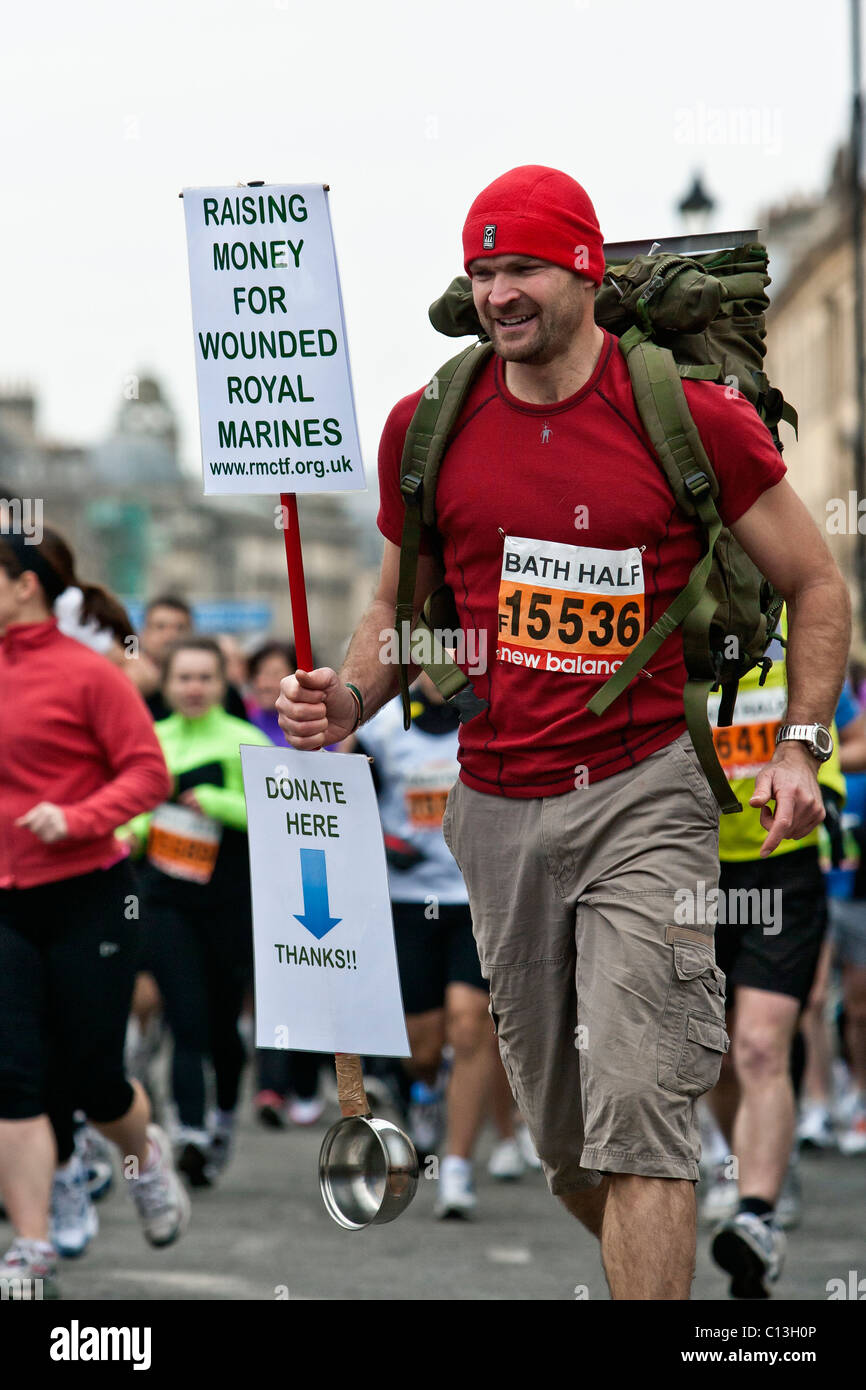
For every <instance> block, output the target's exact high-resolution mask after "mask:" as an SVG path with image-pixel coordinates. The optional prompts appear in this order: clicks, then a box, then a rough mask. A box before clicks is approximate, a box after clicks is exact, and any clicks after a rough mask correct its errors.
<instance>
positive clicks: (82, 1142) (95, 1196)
mask: <svg viewBox="0 0 866 1390" xmlns="http://www.w3.org/2000/svg"><path fill="white" fill-rule="evenodd" d="M112 1147H113V1146H112V1145H111V1144H110V1143H109V1142H108V1140H107V1139H106V1138H105V1135H104V1134H100V1133H99V1130H98V1129H94V1128H93V1126H92V1125H81V1126H80V1127H79V1128H78V1129H77V1130H76V1131H75V1152H76V1153H77V1154H78V1156H79V1158H80V1159H81V1162H82V1165H83V1167H84V1180H85V1182H86V1183H87V1191H88V1192H89V1194H90V1200H91V1201H92V1202H98V1201H99V1200H100V1198H102V1197H104V1196H105V1194H106V1192H108V1190H109V1188H110V1187H111V1184H112V1183H113V1182H114V1164H113V1163H112V1160H111V1150H112Z"/></svg>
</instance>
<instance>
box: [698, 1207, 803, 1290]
mask: <svg viewBox="0 0 866 1390" xmlns="http://www.w3.org/2000/svg"><path fill="white" fill-rule="evenodd" d="M711 1254H712V1257H713V1259H714V1260H715V1262H716V1264H717V1265H719V1266H720V1268H722V1269H724V1270H725V1271H726V1272H727V1273H728V1274H730V1275H731V1288H730V1294H731V1298H769V1297H770V1290H769V1288H768V1287H767V1285H768V1284H775V1282H776V1280H777V1279H778V1277H779V1275H780V1273H781V1271H782V1265H783V1263H784V1259H785V1237H784V1236H783V1234H782V1232H781V1231H780V1230H779V1229H778V1227H777V1226H776V1225H775V1224H774V1222H773V1221H765V1220H764V1219H763V1217H761V1216H756V1215H755V1214H754V1212H750V1211H740V1212H737V1215H736V1216H732V1217H730V1219H729V1220H728V1221H723V1222H722V1224H721V1226H719V1228H718V1230H717V1231H716V1233H715V1235H714V1236H713V1243H712V1247H711Z"/></svg>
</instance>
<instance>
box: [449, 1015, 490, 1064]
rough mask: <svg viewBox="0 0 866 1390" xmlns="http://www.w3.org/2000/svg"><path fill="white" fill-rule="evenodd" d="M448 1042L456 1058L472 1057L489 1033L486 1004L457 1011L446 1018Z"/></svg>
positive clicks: (488, 1017)
mask: <svg viewBox="0 0 866 1390" xmlns="http://www.w3.org/2000/svg"><path fill="white" fill-rule="evenodd" d="M447 1031H448V1041H449V1043H450V1044H451V1046H452V1047H453V1048H454V1052H455V1054H456V1055H457V1057H458V1058H469V1057H474V1056H475V1054H476V1052H477V1051H478V1049H479V1048H480V1047H483V1046H484V1045H485V1044H486V1042H487V1038H488V1036H489V1034H490V1032H491V1024H490V1015H489V1013H488V1012H487V1005H486V1004H479V1005H478V1007H477V1008H461V1009H457V1010H455V1011H454V1012H452V1013H451V1014H449V1017H448V1030H447Z"/></svg>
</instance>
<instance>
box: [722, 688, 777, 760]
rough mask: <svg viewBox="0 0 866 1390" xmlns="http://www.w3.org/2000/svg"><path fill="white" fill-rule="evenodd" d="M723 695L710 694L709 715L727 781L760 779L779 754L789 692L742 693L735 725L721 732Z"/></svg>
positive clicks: (735, 708)
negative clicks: (778, 737) (718, 724)
mask: <svg viewBox="0 0 866 1390" xmlns="http://www.w3.org/2000/svg"><path fill="white" fill-rule="evenodd" d="M720 702H721V696H720V695H711V696H710V698H709V700H708V701H707V714H708V715H709V720H710V723H711V724H712V726H713V743H714V744H715V747H716V755H717V757H718V759H719V762H720V763H721V765H722V767H723V768H724V770H725V776H726V777H727V779H728V781H729V782H731V781H734V780H736V779H738V778H741V777H744V778H745V777H757V775H758V773H759V772H760V771H761V768H762V767H763V766H764V765H765V764H766V763H768V762H769V761H770V759H771V758H772V756H773V754H774V752H775V751H776V731H777V729H778V728H779V725H780V724H781V722H782V719H783V717H784V714H785V708H786V706H787V703H788V692H787V691H786V689H785V688H784V686H781V685H777V686H772V687H770V688H768V687H766V686H765V687H764V688H763V689H758V690H741V691H740V693H739V694H738V696H737V703H736V705H735V707H734V722H733V724H732V725H731V726H730V728H727V729H719V728H717V727H716V722H717V720H718V717H719V704H720Z"/></svg>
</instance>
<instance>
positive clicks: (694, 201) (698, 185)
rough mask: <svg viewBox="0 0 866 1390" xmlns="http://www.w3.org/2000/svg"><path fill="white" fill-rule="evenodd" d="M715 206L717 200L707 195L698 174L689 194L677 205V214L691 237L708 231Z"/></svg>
mask: <svg viewBox="0 0 866 1390" xmlns="http://www.w3.org/2000/svg"><path fill="white" fill-rule="evenodd" d="M715 206H716V202H715V199H714V198H711V197H710V195H709V193H707V191H706V189H705V188H704V185H703V183H702V182H701V175H700V174H699V173H696V174H695V176H694V178H693V180H692V186H691V188H690V189H689V191H688V193H687V194H686V196H685V197H684V198H682V199H681V200H680V202H679V203H677V212H678V213H679V214H680V217H681V218H682V219H683V223H684V225H685V229H686V232H687V233H688V234H689V236H699V235H700V234H701V232H705V231H707V229H708V226H709V220H710V213H711V212H712V211H713V209H714V208H715Z"/></svg>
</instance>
